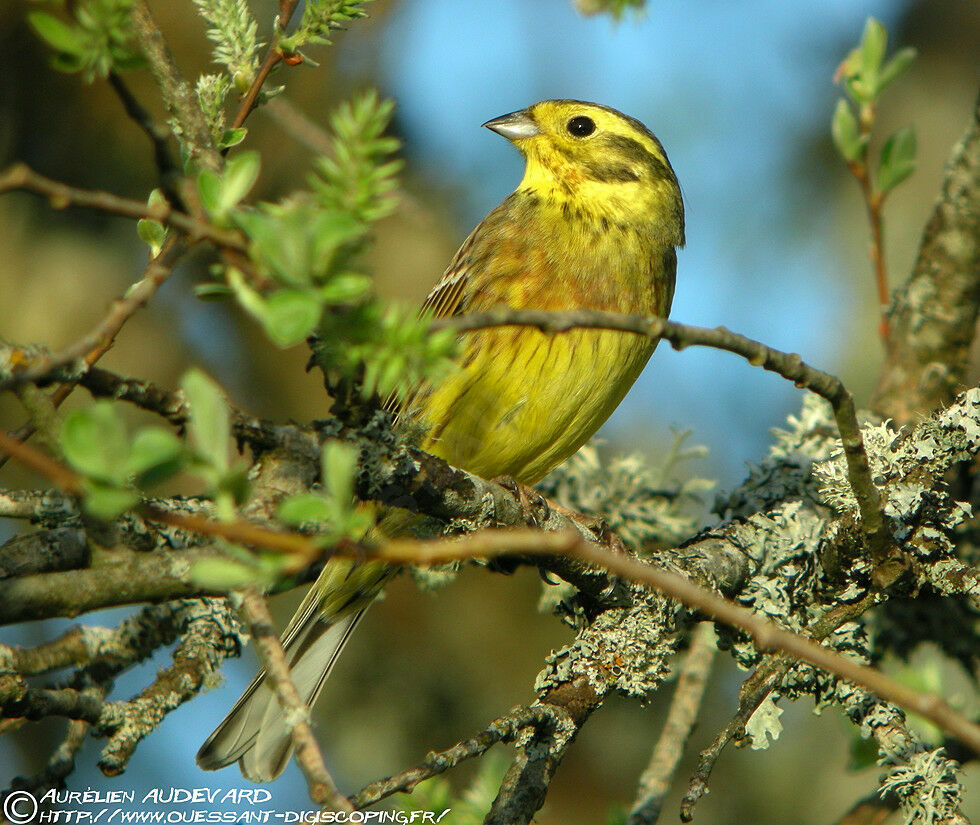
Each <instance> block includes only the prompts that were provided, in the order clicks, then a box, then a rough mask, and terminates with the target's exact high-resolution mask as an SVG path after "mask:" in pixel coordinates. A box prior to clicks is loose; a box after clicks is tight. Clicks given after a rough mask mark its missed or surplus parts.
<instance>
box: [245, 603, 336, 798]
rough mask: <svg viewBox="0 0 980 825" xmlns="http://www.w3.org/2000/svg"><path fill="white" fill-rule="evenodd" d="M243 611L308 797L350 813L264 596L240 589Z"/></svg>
mask: <svg viewBox="0 0 980 825" xmlns="http://www.w3.org/2000/svg"><path fill="white" fill-rule="evenodd" d="M241 609H242V614H243V615H244V617H245V620H246V621H247V623H248V626H249V630H250V631H251V633H252V638H253V639H255V648H256V650H257V651H258V654H259V658H260V659H261V661H262V666H263V667H264V668H265V673H266V678H267V679H269V680H270V681H271V682H272V686H273V689H274V690H275V693H276V699H277V700H278V701H279V705H280V707H281V708H282V712H283V718H284V719H285V720H286V726H287V727H288V728H289V735H290V736H291V737H292V740H293V745H295V747H296V761H297V762H298V763H299V766H300V768H301V769H302V771H303V774H304V776H306V781H307V784H308V785H309V789H310V799H312V800H313V801H314V802H315V803H316V804H317V805H320V806H328V807H329V808H330V809H331V810H334V811H347V812H348V813H353V812H354V808H353V806H352V805H351V803H350V802H349V801H348V799H347V797H345V796H344V795H343V794H341V793H340V791H338V790H337V785H336V783H335V782H334V781H333V777H331V776H330V772H329V771H328V770H327V765H326V763H325V762H324V761H323V754H322V753H321V752H320V746H319V745H318V744H317V741H316V737H314V736H313V729H312V728H311V727H310V711H309V708H307V706H306V704H305V703H304V702H303V700H302V699H301V698H300V695H299V692H298V691H297V690H296V686H295V685H294V684H293V679H292V676H291V674H290V672H289V663H288V662H287V661H286V655H285V654H284V653H283V650H282V644H281V643H280V642H279V633H278V631H277V630H276V626H275V625H274V624H273V622H272V616H270V615H269V608H268V607H266V604H265V599H264V598H263V597H262V594H261V593H257V592H256V591H254V590H245V591H243V592H242V607H241Z"/></svg>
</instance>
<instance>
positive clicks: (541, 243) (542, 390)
mask: <svg viewBox="0 0 980 825" xmlns="http://www.w3.org/2000/svg"><path fill="white" fill-rule="evenodd" d="M483 125H484V126H486V127H487V128H489V129H492V130H493V131H494V132H496V133H497V134H499V135H502V136H503V137H505V138H507V139H508V140H509V141H510V142H511V143H513V144H514V145H515V146H516V147H517V148H518V149H519V150H520V151H521V153H522V154H523V155H524V158H525V161H526V166H525V171H524V177H523V179H522V180H521V182H520V184H519V185H518V187H517V189H516V191H514V193H513V194H511V195H510V196H509V197H507V199H506V200H504V202H503V203H501V204H500V206H498V207H497V208H496V209H494V210H493V211H492V212H491V213H490V214H489V215H487V216H486V218H484V219H483V221H481V222H480V224H479V225H478V226H477V227H476V229H474V230H473V233H472V234H471V235H470V236H469V237H468V238H467V239H466V241H465V242H464V243H463V245H462V247H461V248H460V250H459V252H457V253H456V257H455V258H454V259H453V261H452V263H451V264H450V265H449V268H448V269H447V270H446V273H445V275H443V278H442V280H441V281H440V282H439V283H438V284H437V285H436V287H435V289H433V290H432V292H431V293H430V294H429V297H428V298H427V299H426V301H425V303H424V305H423V307H422V311H423V312H428V313H431V314H432V315H433V316H435V317H446V316H452V315H459V314H463V313H466V312H479V311H482V310H488V309H491V308H493V307H496V306H499V305H504V306H508V307H513V308H517V309H542V310H557V311H560V310H573V309H601V310H610V311H613V312H622V313H638V314H643V315H658V316H666V315H667V313H668V312H669V310H670V303H671V298H672V297H673V294H674V275H675V271H676V266H677V255H676V252H675V248H676V247H678V246H683V244H684V207H683V203H682V201H681V193H680V188H679V187H678V185H677V178H676V177H675V176H674V171H673V169H672V168H671V166H670V162H669V161H668V160H667V155H666V154H665V153H664V149H663V146H661V144H660V141H658V140H657V138H655V137H654V136H653V135H652V134H651V133H650V132H649V131H648V130H647V128H646V127H645V126H644V125H643V124H642V123H640V122H639V121H638V120H635V119H633V118H631V117H627V116H626V115H623V114H621V113H620V112H617V111H616V110H615V109H610V108H609V107H607V106H600V105H598V104H595V103H584V102H582V101H578V100H546V101H542V102H541V103H536V104H534V105H533V106H530V107H528V108H527V109H524V110H522V111H519V112H513V113H511V114H508V115H504V116H502V117H498V118H495V119H493V120H490V121H487V122H486V123H485V124H483ZM655 346H656V341H653V340H651V339H650V338H647V337H644V336H640V335H635V334H632V333H626V332H616V331H611V330H595V329H573V330H570V331H568V332H562V333H558V334H547V333H543V332H540V331H539V330H537V329H533V328H529V327H504V328H492V329H485V330H479V331H475V332H470V333H467V334H465V336H464V338H463V341H462V348H461V353H460V355H459V357H458V369H456V370H455V371H453V372H452V373H451V374H450V375H449V376H448V377H447V378H446V379H444V380H443V381H442V382H441V383H440V384H438V385H437V386H425V387H422V388H420V389H419V390H418V391H417V392H416V393H415V395H414V396H413V397H412V398H410V399H409V400H408V401H407V402H406V404H405V405H404V407H403V410H402V413H401V415H402V416H403V417H408V418H410V419H412V420H414V422H415V423H416V424H417V425H418V426H419V427H420V428H421V430H422V432H424V433H425V435H424V437H423V440H422V446H423V448H424V449H426V450H428V451H429V452H431V453H434V454H435V455H437V456H441V457H442V458H444V459H445V460H446V461H448V462H449V463H450V464H453V465H455V466H457V467H461V468H463V469H465V470H469V471H470V472H472V473H475V474H477V475H479V476H482V477H484V478H495V477H498V476H510V477H511V478H513V479H515V480H516V481H518V482H521V483H523V484H534V483H536V482H538V481H540V480H541V478H543V477H544V476H545V475H546V474H547V473H548V472H550V471H551V470H552V469H554V468H555V467H556V466H558V465H559V464H560V463H561V462H562V461H564V460H565V459H566V458H568V457H569V456H571V455H572V454H573V453H574V452H575V451H576V450H578V448H579V447H581V446H582V445H583V444H584V443H585V442H586V441H587V440H588V439H589V438H590V437H591V436H592V435H593V434H594V433H595V432H596V430H598V429H599V427H600V426H601V425H602V423H603V422H604V421H605V420H606V419H607V418H608V417H609V415H610V413H612V411H613V410H614V409H615V408H616V406H617V405H618V404H619V402H620V401H621V400H622V398H623V396H624V395H625V394H626V392H627V391H628V390H629V388H630V387H631V386H632V384H633V382H634V381H635V380H636V378H637V376H639V374H640V371H641V370H642V369H643V367H644V365H645V364H646V362H647V360H648V359H649V357H650V355H651V354H652V352H653V350H654V347H655ZM407 523H409V519H408V518H407V517H405V516H402V515H399V514H397V513H394V512H393V513H392V514H391V515H389V516H387V517H386V518H385V519H384V520H383V521H382V524H381V525H380V529H381V531H382V532H383V533H384V534H386V535H393V534H394V533H396V532H397V531H398V529H399V527H401V529H404V526H405V525H406V524H407ZM394 572H395V571H393V570H392V569H391V568H387V567H385V566H383V565H381V564H380V563H377V562H372V563H366V564H356V563H354V562H350V561H344V560H339V559H338V560H335V561H332V562H330V563H329V564H327V565H326V567H325V568H324V570H323V573H322V574H321V575H320V578H319V579H318V580H317V582H316V583H315V584H314V585H313V587H311V588H310V591H309V593H308V594H307V596H306V599H305V600H304V601H303V603H302V604H301V605H300V607H299V609H298V610H297V612H296V615H295V616H294V617H293V619H292V621H291V622H290V623H289V626H288V627H287V628H286V631H285V632H284V634H283V646H284V648H285V651H286V656H287V658H288V660H289V662H290V666H291V669H292V676H293V681H294V682H295V684H296V687H297V689H298V690H299V693H300V695H301V696H302V697H303V699H304V701H306V702H307V704H310V705H312V704H313V702H314V701H316V697H317V695H318V694H319V692H320V689H321V687H322V686H323V683H324V681H325V679H326V677H327V675H328V674H329V672H330V670H331V668H332V667H333V665H334V663H335V662H336V660H337V656H338V655H339V654H340V651H341V649H342V648H343V646H344V643H345V642H346V641H347V639H348V638H349V637H350V634H351V632H352V631H353V630H354V628H355V626H356V625H357V623H358V620H359V619H360V617H361V616H362V615H363V614H364V611H365V610H366V609H367V607H368V606H369V605H370V604H371V602H373V601H374V599H375V598H376V596H377V595H378V593H379V592H380V590H381V588H382V587H383V586H384V584H385V582H386V581H387V580H388V579H389V578H390V577H391V575H393V573H394ZM291 753H292V745H291V743H290V737H289V732H288V730H287V728H286V725H285V722H284V719H283V714H282V710H281V709H280V707H279V703H278V701H277V700H276V697H275V695H274V693H273V691H272V688H271V687H270V686H269V685H268V683H267V682H266V681H265V679H264V676H263V674H262V673H260V674H259V675H258V676H257V677H256V679H255V680H254V681H253V682H252V684H251V685H250V686H249V687H248V689H247V690H246V691H245V693H244V694H243V695H242V697H241V698H240V699H239V700H238V703H237V704H236V705H235V707H234V708H233V709H232V711H231V712H230V713H229V715H228V716H227V717H226V718H225V720H224V721H223V722H222V723H221V724H220V725H219V726H218V728H217V729H216V730H215V732H214V733H212V734H211V736H210V738H209V739H208V740H207V742H205V743H204V745H203V746H202V748H201V750H200V752H199V753H198V756H197V761H198V764H199V765H200V766H201V767H202V768H205V769H209V770H213V769H217V768H221V767H224V766H226V765H229V764H231V763H232V762H234V761H239V762H240V766H241V769H242V773H243V774H244V775H245V776H246V777H247V778H249V779H251V780H253V781H256V782H264V781H268V780H271V779H273V778H275V777H276V776H278V775H279V774H280V773H281V772H282V770H283V769H284V768H285V766H286V763H287V762H288V760H289V757H290V755H291Z"/></svg>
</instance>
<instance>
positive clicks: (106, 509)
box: [84, 481, 140, 521]
mask: <svg viewBox="0 0 980 825" xmlns="http://www.w3.org/2000/svg"><path fill="white" fill-rule="evenodd" d="M139 500H140V497H139V495H138V494H137V493H136V491H135V490H129V489H127V488H125V487H118V486H115V485H112V484H103V483H101V482H98V481H88V482H87V483H86V484H85V505H84V506H85V511H86V512H87V513H88V514H89V515H92V516H95V517H96V518H98V519H102V520H103V521H111V520H112V519H114V518H116V516H119V515H121V514H122V513H125V512H126V511H127V510H129V509H130V508H132V507H135V506H136V504H137V502H139Z"/></svg>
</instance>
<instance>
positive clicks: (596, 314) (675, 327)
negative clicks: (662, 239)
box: [432, 307, 905, 588]
mask: <svg viewBox="0 0 980 825" xmlns="http://www.w3.org/2000/svg"><path fill="white" fill-rule="evenodd" d="M499 326H532V327H537V328H538V329H540V330H541V331H542V332H548V333H559V332H567V331H568V330H571V329H575V328H581V329H614V330H620V331H623V332H634V333H636V334H637V335H645V336H647V337H649V338H656V339H661V338H663V339H665V340H667V341H669V342H670V344H671V346H672V347H674V349H677V350H680V349H683V348H684V347H687V346H692V345H697V346H707V347H713V348H715V349H721V350H725V351H727V352H732V353H734V354H736V355H740V356H742V357H743V358H745V359H746V360H748V362H749V363H750V364H752V365H753V366H758V367H762V368H763V369H766V370H770V371H772V372H775V373H777V374H779V375H781V376H782V377H783V378H786V379H788V380H790V381H792V382H793V383H794V384H796V386H798V387H801V388H804V389H808V390H810V391H811V392H814V393H816V394H817V395H819V396H820V397H821V398H824V399H826V400H827V401H829V402H830V404H831V406H832V407H833V410H834V419H835V421H836V422H837V429H838V431H839V432H840V437H841V445H842V446H843V448H844V457H845V460H846V462H847V477H848V481H849V482H850V486H851V490H852V491H853V493H854V497H855V499H856V500H857V504H858V510H859V512H860V514H861V531H862V533H863V534H864V536H865V539H866V540H867V542H868V546H869V547H870V549H871V555H872V559H873V561H874V566H875V571H874V576H875V583H876V584H877V585H878V586H879V587H882V588H884V587H887V586H888V585H890V584H891V583H892V582H894V581H895V580H896V579H897V578H898V577H899V575H901V573H902V572H903V571H904V569H905V562H904V560H902V559H901V558H900V557H899V556H898V555H897V550H896V548H895V545H894V541H893V540H892V537H891V534H890V533H889V531H888V528H887V525H886V524H885V521H884V518H883V516H882V510H881V496H880V495H879V493H878V489H877V487H875V485H874V482H873V481H872V479H871V471H870V469H869V467H868V456H867V453H866V452H865V449H864V440H863V439H862V437H861V429H860V427H859V426H858V422H857V413H856V410H855V407H854V399H853V397H852V396H851V394H850V393H849V392H848V391H847V388H846V387H845V386H844V385H843V384H842V383H841V381H840V379H839V378H837V377H836V376H833V375H830V374H829V373H826V372H822V371H820V370H818V369H814V368H813V367H811V366H809V365H808V364H805V363H804V362H803V360H802V359H801V358H800V356H799V355H797V354H795V353H792V354H791V353H785V352H781V351H779V350H776V349H773V348H771V347H767V346H766V345H765V344H762V343H760V342H759V341H754V340H752V339H751V338H746V337H745V336H744V335H738V334H737V333H734V332H731V331H730V330H728V329H725V328H724V327H716V328H714V329H707V328H704V327H694V326H689V325H687V324H678V323H675V322H674V321H668V320H667V319H665V318H657V317H653V316H643V315H623V314H620V313H615V312H602V311H598V310H572V311H565V312H549V311H545V310H527V309H524V310H515V309H509V308H507V307H501V308H499V309H495V310H491V311H489V312H479V313H470V314H467V315H461V316H457V317H453V318H439V319H436V320H434V321H433V322H432V327H433V329H447V328H448V329H456V330H458V331H460V332H468V331H473V330H478V329H486V328H488V327H499Z"/></svg>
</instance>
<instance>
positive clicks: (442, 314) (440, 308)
mask: <svg viewBox="0 0 980 825" xmlns="http://www.w3.org/2000/svg"><path fill="white" fill-rule="evenodd" d="M479 229H480V227H479V226H478V227H477V228H476V229H475V230H474V231H473V232H471V233H470V235H469V237H468V238H467V239H466V240H465V241H463V245H462V246H461V247H460V248H459V251H458V252H457V253H456V255H455V257H454V258H453V260H452V262H451V263H450V264H449V266H448V267H447V268H446V271H445V272H444V273H443V275H442V278H441V279H440V280H439V283H437V284H436V285H435V286H434V287H433V288H432V291H431V292H429V294H428V295H427V296H426V298H425V301H423V302H422V306H421V308H420V309H419V316H420V317H421V316H423V315H430V316H431V317H433V318H450V317H452V316H453V315H459V314H460V312H461V311H462V309H463V295H464V294H465V293H466V287H467V284H468V280H469V266H468V265H467V263H466V261H467V258H468V257H469V253H470V249H471V248H472V246H473V239H474V238H475V237H476V234H477V232H478V231H479ZM417 391H418V388H417V387H416V388H415V389H413V390H412V392H411V393H409V395H408V397H409V398H411V397H412V396H413V395H414V394H415V392H417ZM383 409H384V410H385V411H387V412H390V413H393V414H394V415H396V416H397V415H398V414H399V413H400V412H401V409H402V405H401V404H400V403H399V400H398V396H397V395H395V394H394V393H392V394H391V395H389V396H388V397H387V398H386V399H385V402H384V405H383Z"/></svg>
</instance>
